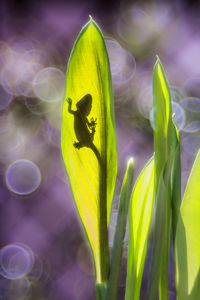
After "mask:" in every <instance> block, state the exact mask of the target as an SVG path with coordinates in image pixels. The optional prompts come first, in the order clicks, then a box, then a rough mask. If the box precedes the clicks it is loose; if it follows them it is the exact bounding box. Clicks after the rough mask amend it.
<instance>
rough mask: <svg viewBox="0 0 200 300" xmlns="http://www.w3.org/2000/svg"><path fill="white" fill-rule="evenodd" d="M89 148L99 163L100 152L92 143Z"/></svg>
mask: <svg viewBox="0 0 200 300" xmlns="http://www.w3.org/2000/svg"><path fill="white" fill-rule="evenodd" d="M90 149H91V150H92V151H93V152H94V154H95V155H96V158H97V159H98V161H99V163H100V165H101V156H100V153H99V150H98V149H97V147H96V146H95V145H94V144H93V143H92V144H91V145H90Z"/></svg>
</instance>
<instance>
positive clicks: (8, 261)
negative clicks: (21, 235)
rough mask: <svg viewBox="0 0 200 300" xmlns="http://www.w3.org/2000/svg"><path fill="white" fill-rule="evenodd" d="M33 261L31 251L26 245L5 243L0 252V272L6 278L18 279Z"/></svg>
mask: <svg viewBox="0 0 200 300" xmlns="http://www.w3.org/2000/svg"><path fill="white" fill-rule="evenodd" d="M33 262H34V256H33V253H32V251H31V250H30V249H29V248H28V247H27V246H25V245H21V244H10V245H7V246H5V247H4V248H2V249H1V252H0V265H1V270H0V274H1V275H2V276H3V277H5V278H8V279H19V278H21V277H24V276H25V275H26V274H28V273H29V272H30V270H31V268H32V266H33Z"/></svg>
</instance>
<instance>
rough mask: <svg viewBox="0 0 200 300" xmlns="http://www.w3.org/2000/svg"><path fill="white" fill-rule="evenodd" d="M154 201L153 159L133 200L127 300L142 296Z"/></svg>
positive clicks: (138, 181)
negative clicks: (141, 290)
mask: <svg viewBox="0 0 200 300" xmlns="http://www.w3.org/2000/svg"><path fill="white" fill-rule="evenodd" d="M153 199H154V159H151V160H150V161H149V162H148V164H147V165H146V166H145V168H144V169H143V170H142V172H141V174H140V176H139V178H138V180H137V182H136V184H135V187H134V190H133V195H132V199H131V207H130V217H129V246H128V262H127V281H126V296H125V299H126V300H137V299H139V296H140V287H141V280H142V274H143V269H144V262H145V257H146V252H147V240H148V233H149V227H150V221H151V215H152V208H153Z"/></svg>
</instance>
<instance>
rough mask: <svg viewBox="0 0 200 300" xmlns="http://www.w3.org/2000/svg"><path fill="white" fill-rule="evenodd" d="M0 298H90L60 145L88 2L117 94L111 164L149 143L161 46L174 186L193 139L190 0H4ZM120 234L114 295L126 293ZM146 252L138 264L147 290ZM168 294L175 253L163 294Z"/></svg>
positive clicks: (0, 33)
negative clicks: (176, 167)
mask: <svg viewBox="0 0 200 300" xmlns="http://www.w3.org/2000/svg"><path fill="white" fill-rule="evenodd" d="M0 4H1V5H0V299H3V300H22V299H26V300H32V299H34V300H35V299H37V300H55V299H56V300H68V299H69V300H78V299H82V300H93V299H95V292H94V278H93V266H92V261H91V259H90V255H89V250H88V247H87V245H86V243H85V241H84V239H83V234H82V230H81V225H80V223H79V220H78V218H77V213H76V209H75V206H74V202H73V196H72V193H71V189H70V185H69V182H68V179H67V175H66V172H65V168H64V165H63V161H62V157H61V150H60V127H61V107H62V100H63V95H64V88H65V72H66V67H67V61H68V58H69V54H70V51H71V49H72V46H73V43H74V41H75V39H76V37H77V34H78V33H79V31H80V29H81V27H82V26H83V25H84V24H85V23H86V22H87V21H88V19H89V17H88V16H89V14H91V15H92V17H93V18H94V19H95V20H96V22H97V23H98V24H99V26H100V27H101V29H102V31H103V33H104V36H105V38H106V45H107V49H108V53H109V57H110V63H111V72H112V79H113V88H114V96H115V113H116V131H117V143H118V159H119V170H118V177H117V183H116V191H115V197H114V202H113V209H112V215H111V222H110V228H109V235H110V241H109V243H110V245H112V238H113V232H114V226H115V222H116V208H117V203H118V196H119V192H120V186H121V183H122V178H123V174H124V171H125V166H126V161H127V159H128V158H129V157H130V156H133V157H134V158H135V163H136V170H135V179H136V178H137V176H138V174H139V172H140V171H141V169H142V168H143V166H144V165H145V163H146V162H147V161H148V159H149V158H150V157H151V155H152V153H153V136H152V127H151V123H152V74H153V66H154V63H155V61H156V55H159V57H160V59H161V61H162V63H163V65H164V68H165V71H166V74H167V77H168V80H169V83H170V87H171V95H172V100H173V112H174V121H175V123H176V125H177V127H178V129H179V131H180V136H181V149H182V189H183V190H184V187H185V184H186V181H187V177H188V174H189V171H190V168H191V165H192V163H193V160H194V157H195V155H196V152H197V150H198V148H199V147H200V19H199V12H200V11H199V3H198V2H195V1H189V0H188V1H181V0H175V1H172V0H171V1H166V2H165V1H161V0H157V1H146V2H145V1H128V0H124V1H120V0H115V1H114V0H113V1H111V0H107V1H100V0H98V1H95V2H94V1H92V0H86V1H76V0H74V1H64V0H63V1H59V0H57V1H53V0H52V1H51V0H47V1H39V0H35V1H26V0H19V1H16V0H12V1H11V0H9V1H1V3H0ZM126 255H127V235H126V239H125V249H124V260H123V270H122V277H121V283H120V295H119V299H123V294H124V288H125V274H126ZM148 270H149V260H148V262H147V264H146V267H145V276H144V281H143V289H142V299H145V291H146V285H147V274H148ZM172 299H175V288H174V281H173V257H172V258H171V265H170V300H172Z"/></svg>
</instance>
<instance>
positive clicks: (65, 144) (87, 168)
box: [62, 18, 117, 283]
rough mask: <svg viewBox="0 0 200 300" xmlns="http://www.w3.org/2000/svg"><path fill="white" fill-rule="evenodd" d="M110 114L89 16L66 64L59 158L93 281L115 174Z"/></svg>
mask: <svg viewBox="0 0 200 300" xmlns="http://www.w3.org/2000/svg"><path fill="white" fill-rule="evenodd" d="M113 111H114V110H113V93H112V82H111V75H110V66H109V61H108V55H107V51H106V46H105V42H104V39H103V36H102V33H101V31H100V29H99V28H98V26H97V24H96V23H95V22H94V21H93V20H92V18H91V19H90V21H89V22H88V23H87V24H86V25H85V27H84V28H83V29H82V30H81V32H80V34H79V36H78V38H77V40H76V42H75V44H74V47H73V50H72V53H71V55H70V59H69V63H68V69H67V77H66V93H65V99H64V104H63V123H62V154H63V158H64V162H65V165H66V168H67V172H68V176H69V179H70V183H71V187H72V191H73V195H74V198H75V201H76V205H77V209H78V212H79V215H80V218H81V220H82V223H83V225H84V228H85V231H86V233H87V236H88V239H89V242H90V244H91V248H92V251H93V255H94V260H95V265H96V279H97V282H98V283H101V282H106V281H107V276H108V265H109V256H108V242H107V227H108V221H109V215H110V208H111V201H112V197H113V192H114V185H115V180H116V172H117V153H116V141H115V128H114V114H113Z"/></svg>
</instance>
